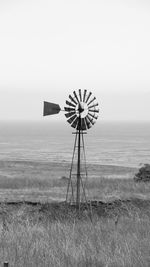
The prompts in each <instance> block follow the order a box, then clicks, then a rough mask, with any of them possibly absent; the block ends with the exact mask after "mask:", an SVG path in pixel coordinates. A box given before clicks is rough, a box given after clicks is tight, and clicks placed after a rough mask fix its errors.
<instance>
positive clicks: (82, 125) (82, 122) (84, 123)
mask: <svg viewBox="0 0 150 267" xmlns="http://www.w3.org/2000/svg"><path fill="white" fill-rule="evenodd" d="M86 129H87V126H86V122H85V119H84V118H81V130H86Z"/></svg>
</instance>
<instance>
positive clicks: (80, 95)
mask: <svg viewBox="0 0 150 267" xmlns="http://www.w3.org/2000/svg"><path fill="white" fill-rule="evenodd" d="M79 97H80V101H81V102H82V94H81V89H79Z"/></svg>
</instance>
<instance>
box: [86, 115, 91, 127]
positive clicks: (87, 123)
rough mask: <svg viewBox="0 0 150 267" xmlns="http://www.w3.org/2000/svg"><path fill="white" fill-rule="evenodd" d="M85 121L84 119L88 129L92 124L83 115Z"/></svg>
mask: <svg viewBox="0 0 150 267" xmlns="http://www.w3.org/2000/svg"><path fill="white" fill-rule="evenodd" d="M85 121H86V125H87V128H88V129H90V128H91V127H92V124H91V123H90V121H89V120H88V118H87V117H85Z"/></svg>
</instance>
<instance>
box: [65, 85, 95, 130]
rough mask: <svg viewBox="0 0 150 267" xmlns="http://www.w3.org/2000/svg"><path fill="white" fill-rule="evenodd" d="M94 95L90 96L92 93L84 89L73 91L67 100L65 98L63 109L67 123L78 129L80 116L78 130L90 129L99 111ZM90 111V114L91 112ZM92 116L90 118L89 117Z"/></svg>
mask: <svg viewBox="0 0 150 267" xmlns="http://www.w3.org/2000/svg"><path fill="white" fill-rule="evenodd" d="M95 100H96V97H92V93H91V92H88V91H87V90H86V89H85V90H84V91H83V92H82V90H81V89H79V90H78V91H73V96H72V95H69V101H68V100H66V106H65V107H64V110H65V111H66V112H67V113H65V116H66V118H69V119H68V120H67V122H68V123H70V124H71V127H73V128H75V129H77V130H79V120H80V118H81V125H80V130H83V131H84V130H87V129H90V128H91V127H92V126H93V125H94V124H95V122H96V120H97V118H98V116H96V114H95V113H99V109H98V103H96V102H95ZM91 113H92V114H91ZM91 117H92V118H91Z"/></svg>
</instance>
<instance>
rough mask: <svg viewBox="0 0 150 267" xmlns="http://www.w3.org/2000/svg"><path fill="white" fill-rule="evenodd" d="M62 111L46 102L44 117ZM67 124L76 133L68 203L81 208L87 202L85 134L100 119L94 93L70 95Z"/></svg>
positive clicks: (74, 93) (85, 91) (67, 103)
mask: <svg viewBox="0 0 150 267" xmlns="http://www.w3.org/2000/svg"><path fill="white" fill-rule="evenodd" d="M60 111H61V108H60V106H59V105H58V104H54V103H50V102H46V101H44V111H43V115H44V116H47V115H52V114H57V113H59V112H60ZM63 111H65V112H66V113H65V116H66V118H67V122H68V123H69V124H70V125H71V127H73V128H74V129H75V130H76V131H75V132H74V133H73V134H75V141H74V149H73V155H72V163H71V168H70V175H69V180H68V186H67V193H66V202H70V203H71V204H75V205H76V207H77V208H80V203H81V202H87V197H86V187H85V185H86V181H87V167H86V153H85V145H84V134H86V133H87V132H86V131H87V130H88V129H90V128H91V127H92V126H93V125H94V124H95V122H96V120H97V118H98V113H99V109H98V103H97V102H96V98H95V97H92V93H91V92H88V91H87V90H86V89H85V90H84V91H82V90H81V89H79V90H78V91H73V94H72V95H69V100H66V106H65V107H64V110H63Z"/></svg>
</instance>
